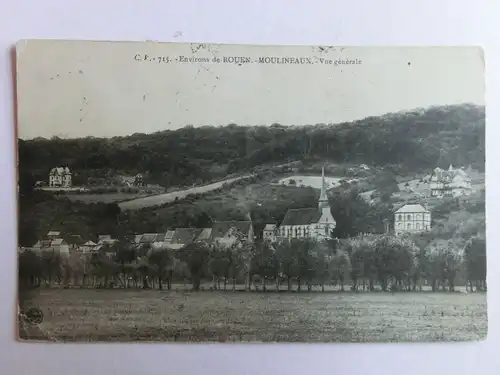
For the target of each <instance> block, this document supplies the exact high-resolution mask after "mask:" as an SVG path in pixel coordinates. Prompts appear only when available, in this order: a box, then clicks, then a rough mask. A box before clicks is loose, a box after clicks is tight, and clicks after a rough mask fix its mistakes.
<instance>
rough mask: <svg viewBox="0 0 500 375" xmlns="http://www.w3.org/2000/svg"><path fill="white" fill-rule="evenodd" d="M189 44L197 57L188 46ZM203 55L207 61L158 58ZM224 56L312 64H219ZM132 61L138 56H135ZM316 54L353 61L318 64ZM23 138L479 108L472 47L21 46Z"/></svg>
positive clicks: (480, 73)
mask: <svg viewBox="0 0 500 375" xmlns="http://www.w3.org/2000/svg"><path fill="white" fill-rule="evenodd" d="M193 52H194V54H193ZM145 54H147V55H148V56H150V57H156V58H158V57H160V58H161V59H163V60H164V59H165V58H166V57H168V58H170V59H174V60H175V58H178V59H179V57H180V56H186V57H193V56H196V57H198V58H208V59H209V60H210V62H207V63H200V64H196V63H189V62H172V63H164V62H160V63H158V62H157V60H158V59H156V60H155V61H150V62H145V61H138V60H136V56H141V59H143V56H144V55H145ZM229 56H241V57H250V58H251V59H252V60H257V59H258V57H271V56H273V57H274V56H277V57H295V58H300V57H305V58H310V59H313V60H314V61H316V63H315V64H312V65H309V64H262V63H250V64H242V65H241V66H239V65H237V64H228V63H225V64H222V63H219V64H217V63H214V62H212V60H213V59H214V58H220V59H222V58H224V57H229ZM137 58H138V57H137ZM319 58H324V59H330V60H336V59H343V60H345V59H350V60H356V59H358V61H361V63H360V64H351V65H338V66H334V65H333V64H322V63H320V62H318V59H319ZM17 75H18V82H17V90H18V98H17V100H18V121H19V137H20V138H24V139H28V138H34V137H47V138H48V137H52V136H59V137H63V138H75V137H85V136H95V137H111V136H122V135H129V134H133V133H152V132H155V131H160V130H166V129H177V128H180V127H183V126H186V125H194V126H202V125H217V126H218V125H227V124H229V123H236V124H238V125H271V124H273V123H280V124H283V125H311V124H316V123H339V122H343V121H351V120H356V119H361V118H364V117H368V116H377V115H382V114H385V113H388V112H396V111H401V110H410V109H414V108H422V107H428V106H435V105H445V104H459V103H476V104H479V105H484V91H485V87H484V85H485V83H484V58H483V52H482V50H481V49H480V48H475V47H406V48H397V47H393V48H382V47H349V48H340V47H337V48H335V49H328V50H327V51H326V52H325V51H320V50H319V49H318V48H317V47H309V46H295V47H292V46H288V47H283V46H280V47H276V46H266V47H262V46H235V45H225V46H220V45H219V46H217V45H213V46H208V45H207V46H205V47H204V48H199V49H197V46H196V45H191V44H171V43H152V42H147V43H146V42H144V43H140V42H62V41H60V42H56V41H29V42H20V43H19V44H18V47H17Z"/></svg>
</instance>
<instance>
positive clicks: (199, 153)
mask: <svg viewBox="0 0 500 375" xmlns="http://www.w3.org/2000/svg"><path fill="white" fill-rule="evenodd" d="M484 134H485V110H484V107H478V106H475V105H468V104H464V105H455V106H445V107H434V108H429V109H426V110H424V109H418V110H413V111H409V112H401V113H393V114H387V115H384V116H381V117H368V118H365V119H362V120H359V121H355V122H352V123H342V124H331V125H326V124H317V125H301V126H287V127H285V126H281V125H278V124H274V125H272V126H251V127H247V126H238V125H235V124H231V125H228V126H224V127H217V126H205V127H200V128H194V127H192V126H187V127H184V128H182V129H178V130H173V131H171V130H167V131H163V132H158V133H154V134H134V135H131V136H127V137H114V138H109V139H102V138H93V137H88V138H81V139H59V138H53V139H43V138H37V139H33V140H20V141H19V158H20V168H21V172H22V173H23V171H24V172H26V171H29V173H30V174H31V175H32V176H33V178H34V179H35V180H45V179H46V178H47V173H48V171H49V170H50V168H52V167H54V166H59V165H67V166H69V167H70V168H71V169H72V171H74V183H75V184H80V183H83V182H85V180H86V178H88V176H92V177H96V176H105V175H109V174H111V175H113V174H116V173H123V174H129V175H132V174H135V173H137V172H141V173H143V174H144V175H146V176H148V177H147V178H148V181H149V182H150V183H159V184H161V185H162V186H172V185H180V186H183V185H184V186H185V185H190V184H192V183H201V182H204V181H208V180H211V179H214V178H219V177H222V176H224V175H226V174H227V173H234V172H242V171H246V170H248V169H250V168H252V167H254V166H258V165H260V164H263V163H269V162H280V161H285V160H304V159H329V160H331V161H333V162H339V163H365V164H369V165H387V164H396V165H404V166H405V168H408V169H409V170H411V171H417V170H421V169H429V168H433V167H435V166H436V165H440V166H442V167H447V166H448V165H449V164H454V165H469V164H471V165H472V166H473V168H475V169H478V170H484V159H485V146H484V145H485V138H484Z"/></svg>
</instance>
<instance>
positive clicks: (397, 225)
mask: <svg viewBox="0 0 500 375" xmlns="http://www.w3.org/2000/svg"><path fill="white" fill-rule="evenodd" d="M430 229H431V213H430V211H429V210H428V209H426V208H425V207H424V206H422V205H420V204H405V205H404V206H403V207H401V208H400V209H399V210H397V211H396V212H395V213H394V233H395V234H396V235H398V234H402V233H419V232H425V231H428V230H430Z"/></svg>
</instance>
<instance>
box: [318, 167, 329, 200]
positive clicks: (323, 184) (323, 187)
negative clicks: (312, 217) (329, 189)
mask: <svg viewBox="0 0 500 375" xmlns="http://www.w3.org/2000/svg"><path fill="white" fill-rule="evenodd" d="M329 206H330V204H329V202H328V196H327V195H326V182H325V167H323V168H322V170H321V193H320V194H319V201H318V208H319V209H322V208H324V207H329Z"/></svg>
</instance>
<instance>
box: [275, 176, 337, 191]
mask: <svg viewBox="0 0 500 375" xmlns="http://www.w3.org/2000/svg"><path fill="white" fill-rule="evenodd" d="M342 179H343V178H340V177H325V182H326V185H327V188H328V189H331V188H334V187H337V186H339V181H341V180H342ZM290 181H292V184H293V185H295V186H308V187H312V188H314V189H321V176H289V177H285V178H282V179H280V180H279V182H278V184H280V185H290Z"/></svg>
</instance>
